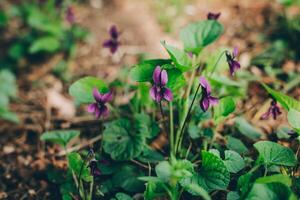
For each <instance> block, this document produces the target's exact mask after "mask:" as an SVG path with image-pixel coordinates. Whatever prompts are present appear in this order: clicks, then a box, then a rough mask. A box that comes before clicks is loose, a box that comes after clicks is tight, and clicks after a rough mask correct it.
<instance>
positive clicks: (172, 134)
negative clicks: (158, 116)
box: [169, 101, 175, 155]
mask: <svg viewBox="0 0 300 200" xmlns="http://www.w3.org/2000/svg"><path fill="white" fill-rule="evenodd" d="M169 114H170V148H171V151H170V153H171V154H173V155H174V153H175V152H174V150H175V149H174V120H173V102H172V101H170V103H169Z"/></svg>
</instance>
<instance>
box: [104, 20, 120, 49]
mask: <svg viewBox="0 0 300 200" xmlns="http://www.w3.org/2000/svg"><path fill="white" fill-rule="evenodd" d="M109 35H110V38H109V39H107V40H105V41H104V42H103V47H104V48H109V50H110V52H111V53H112V54H114V53H115V52H116V51H117V50H118V47H119V45H120V44H121V43H120V42H119V40H118V39H119V35H120V33H119V32H118V30H117V27H116V26H111V27H110V29H109Z"/></svg>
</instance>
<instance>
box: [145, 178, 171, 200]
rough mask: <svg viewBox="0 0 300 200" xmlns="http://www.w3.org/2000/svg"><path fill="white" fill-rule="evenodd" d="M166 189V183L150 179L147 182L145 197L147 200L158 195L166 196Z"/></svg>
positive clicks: (152, 199)
mask: <svg viewBox="0 0 300 200" xmlns="http://www.w3.org/2000/svg"><path fill="white" fill-rule="evenodd" d="M165 194H166V191H165V189H164V183H162V182H157V181H148V183H147V184H146V190H145V192H144V198H145V199H146V200H154V199H156V198H157V197H161V196H164V195H165Z"/></svg>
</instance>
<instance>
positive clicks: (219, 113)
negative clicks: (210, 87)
mask: <svg viewBox="0 0 300 200" xmlns="http://www.w3.org/2000/svg"><path fill="white" fill-rule="evenodd" d="M234 110H235V102H234V100H233V99H232V97H224V98H222V99H220V101H219V103H218V105H217V106H215V107H214V118H215V119H218V118H220V117H226V116H228V115H229V114H230V113H232V112H233V111H234Z"/></svg>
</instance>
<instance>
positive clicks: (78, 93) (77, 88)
mask: <svg viewBox="0 0 300 200" xmlns="http://www.w3.org/2000/svg"><path fill="white" fill-rule="evenodd" d="M94 88H97V89H98V90H99V91H100V92H107V91H108V88H107V86H106V84H105V83H104V81H102V80H100V79H98V78H96V77H91V76H88V77H84V78H81V79H79V80H77V81H76V82H74V83H73V84H72V85H71V86H70V87H69V94H70V95H71V96H72V97H74V99H75V102H76V103H77V104H82V103H92V102H94V101H95V99H94V97H93V89H94Z"/></svg>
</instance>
